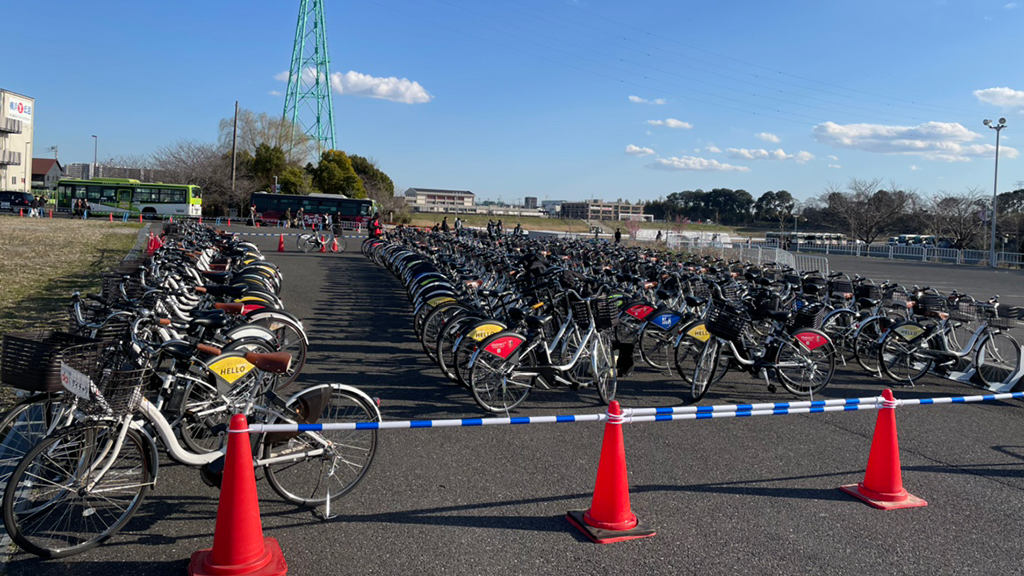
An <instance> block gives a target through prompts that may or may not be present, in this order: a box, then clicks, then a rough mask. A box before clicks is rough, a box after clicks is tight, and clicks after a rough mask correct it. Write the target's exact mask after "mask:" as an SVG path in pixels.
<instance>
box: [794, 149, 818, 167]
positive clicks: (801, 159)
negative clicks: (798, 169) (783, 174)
mask: <svg viewBox="0 0 1024 576" xmlns="http://www.w3.org/2000/svg"><path fill="white" fill-rule="evenodd" d="M811 160H814V154H811V153H810V152H807V151H806V150H801V151H799V152H797V153H796V163H797V164H804V163H806V162H810V161H811Z"/></svg>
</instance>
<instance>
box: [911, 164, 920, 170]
mask: <svg viewBox="0 0 1024 576" xmlns="http://www.w3.org/2000/svg"><path fill="white" fill-rule="evenodd" d="M910 169H911V170H914V171H917V170H920V169H921V167H920V166H918V165H917V164H911V165H910Z"/></svg>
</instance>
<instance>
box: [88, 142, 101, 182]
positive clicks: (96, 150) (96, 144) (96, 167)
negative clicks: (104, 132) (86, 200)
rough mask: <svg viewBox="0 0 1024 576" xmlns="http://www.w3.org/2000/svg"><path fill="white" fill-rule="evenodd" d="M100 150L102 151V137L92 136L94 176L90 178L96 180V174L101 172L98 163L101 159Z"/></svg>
mask: <svg viewBox="0 0 1024 576" xmlns="http://www.w3.org/2000/svg"><path fill="white" fill-rule="evenodd" d="M99 150H100V137H99V136H97V135H95V134H93V135H92V175H91V176H90V178H96V177H97V176H98V175H97V174H96V172H97V171H98V170H99V167H100V165H99V163H98V162H97V159H98V158H99Z"/></svg>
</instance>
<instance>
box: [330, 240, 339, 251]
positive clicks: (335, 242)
mask: <svg viewBox="0 0 1024 576" xmlns="http://www.w3.org/2000/svg"><path fill="white" fill-rule="evenodd" d="M337 251H338V239H337V238H332V239H331V252H337Z"/></svg>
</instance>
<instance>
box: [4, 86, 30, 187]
mask: <svg viewBox="0 0 1024 576" xmlns="http://www.w3.org/2000/svg"><path fill="white" fill-rule="evenodd" d="M35 107H36V102H35V99H33V98H29V97H28V96H23V95H21V94H16V93H14V92H8V91H6V90H0V190H7V191H13V192H28V191H29V189H30V188H31V186H32V121H33V120H34V119H35V113H36V110H35Z"/></svg>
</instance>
